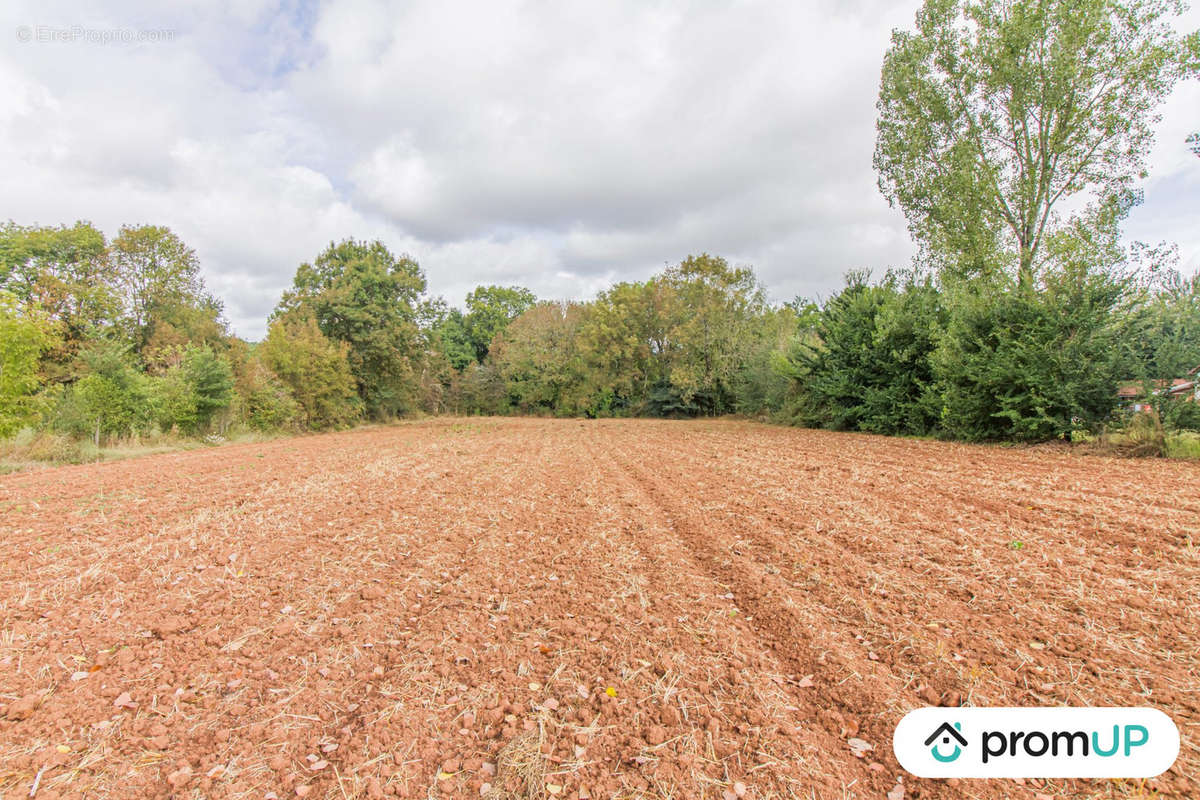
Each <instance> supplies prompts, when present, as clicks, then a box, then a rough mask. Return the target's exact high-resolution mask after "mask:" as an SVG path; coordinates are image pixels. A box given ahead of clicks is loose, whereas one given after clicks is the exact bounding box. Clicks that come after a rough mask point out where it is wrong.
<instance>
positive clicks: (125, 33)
mask: <svg viewBox="0 0 1200 800" xmlns="http://www.w3.org/2000/svg"><path fill="white" fill-rule="evenodd" d="M16 33H17V41H18V42H21V43H29V42H32V43H34V44H75V43H77V42H83V43H85V44H158V43H161V42H171V41H174V40H175V36H176V31H175V30H174V29H172V28H89V27H86V26H84V25H68V26H56V25H18V26H17V31H16Z"/></svg>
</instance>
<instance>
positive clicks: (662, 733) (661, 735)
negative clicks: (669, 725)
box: [645, 725, 667, 745]
mask: <svg viewBox="0 0 1200 800" xmlns="http://www.w3.org/2000/svg"><path fill="white" fill-rule="evenodd" d="M645 739H646V743H647V744H651V745H659V744H662V743H663V742H665V741H666V740H667V729H666V728H664V727H663V726H661V725H651V726H650V727H649V728H646V734H645Z"/></svg>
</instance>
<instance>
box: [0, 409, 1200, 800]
mask: <svg viewBox="0 0 1200 800" xmlns="http://www.w3.org/2000/svg"><path fill="white" fill-rule="evenodd" d="M1197 539H1200V467H1198V466H1197V465H1195V464H1189V463H1171V462H1165V461H1129V460H1109V459H1102V458H1097V457H1092V456H1086V457H1085V456H1076V455H1072V454H1070V453H1060V452H1053V451H1045V450H1030V449H1005V448H990V447H971V446H962V445H954V444H943V443H937V442H924V441H909V440H901V439H885V438H879V437H871V436H859V435H850V434H832V433H822V432H812V431H801V430H792V429H785V428H775V427H768V426H763V425H757V424H753V423H743V422H731V421H715V422H708V421H706V422H667V421H586V422H585V421H578V420H571V421H549V420H530V419H525V420H522V419H514V420H496V419H485V420H461V419H460V420H435V421H431V422H421V423H413V424H404V425H398V426H395V427H388V428H379V429H371V430H361V431H355V432H349V433H340V434H331V435H324V436H311V437H305V438H297V439H288V440H280V441H275V442H271V443H267V444H248V445H238V446H226V447H218V448H212V449H206V450H202V451H191V452H186V453H178V454H170V455H162V456H153V457H148V458H143V459H138V460H132V461H125V462H118V463H110V464H99V465H89V466H80V467H66V468H62V469H55V470H46V471H42V472H37V473H29V474H17V475H10V476H7V477H4V478H3V479H0V796H2V797H4V798H18V797H21V798H24V797H29V796H30V793H31V789H34V788H35V787H36V793H35V794H34V796H35V797H37V798H42V800H45V799H46V798H54V797H60V798H62V797H71V798H76V797H120V798H141V797H168V796H173V797H180V798H201V797H210V798H225V797H230V798H251V797H253V798H270V797H278V798H281V800H282V799H283V798H290V797H297V796H299V797H309V798H341V799H343V800H345V799H346V798H355V797H367V798H374V797H383V796H397V797H412V798H415V797H422V798H432V797H465V798H477V797H479V796H480V795H481V794H483V795H487V796H490V797H492V798H497V799H500V798H518V797H545V798H553V797H561V798H586V797H591V798H597V800H598V799H599V798H608V797H642V796H647V797H649V796H654V797H675V798H689V797H695V798H700V797H709V798H725V800H732V799H733V798H741V797H750V798H768V797H781V798H782V797H795V798H879V799H880V800H883V798H891V799H892V800H895V798H901V797H903V798H956V797H979V798H1008V797H1012V798H1042V797H1146V796H1153V795H1154V793H1155V792H1159V793H1161V795H1162V796H1170V797H1200V780H1198V777H1197V776H1198V775H1200V752H1198V750H1197V743H1198V741H1200V623H1198V622H1197V616H1196V609H1197V608H1200V550H1198V549H1197V545H1198V544H1200V542H1197V541H1196V540H1197ZM929 704H943V705H958V704H966V705H1152V706H1156V707H1158V708H1160V709H1162V710H1164V711H1166V712H1167V713H1168V714H1170V715H1171V716H1172V717H1173V719H1174V720H1175V721H1176V723H1177V724H1178V726H1179V728H1180V730H1181V732H1182V735H1183V749H1182V753H1181V755H1180V758H1179V760H1178V762H1176V764H1175V766H1174V768H1173V769H1172V770H1171V771H1170V772H1168V773H1166V774H1165V775H1164V776H1162V777H1161V778H1159V779H1156V780H1154V781H1151V782H1140V781H1127V782H1115V781H1073V782H1072V781H1056V782H1046V781H1025V782H1023V783H1022V782H1013V781H961V782H946V781H928V780H920V779H917V778H913V777H911V776H909V775H907V774H905V773H904V772H903V770H901V768H900V767H899V765H898V764H897V763H896V761H895V759H894V757H893V756H892V753H891V732H892V728H893V727H894V726H895V724H896V722H897V720H898V719H899V718H900V717H901V716H902V715H903V714H904V713H905V712H906V711H907V710H909V709H912V708H915V707H918V706H922V705H929ZM867 748H870V749H867Z"/></svg>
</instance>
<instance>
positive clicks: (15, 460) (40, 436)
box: [0, 428, 287, 475]
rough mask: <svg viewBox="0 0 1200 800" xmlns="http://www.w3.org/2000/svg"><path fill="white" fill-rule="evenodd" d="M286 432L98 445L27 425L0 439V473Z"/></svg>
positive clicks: (165, 437)
mask: <svg viewBox="0 0 1200 800" xmlns="http://www.w3.org/2000/svg"><path fill="white" fill-rule="evenodd" d="M286 435H287V434H286V433H279V434H267V433H260V432H257V431H238V432H234V433H230V434H227V435H226V436H215V435H209V436H205V437H203V438H189V437H183V436H177V435H174V434H157V435H150V436H134V437H130V438H128V439H122V440H118V441H114V442H109V443H107V444H104V445H102V446H100V447H96V445H95V443H93V442H92V441H91V440H90V439H75V438H73V437H70V436H67V435H65V434H61V433H53V432H50V431H33V430H30V429H28V428H27V429H25V430H22V431H20V432H18V433H17V434H15V435H14V436H12V437H10V438H8V439H4V440H0V475H3V474H7V473H12V472H23V471H25V470H31V469H45V468H48V467H59V466H65V465H68V464H90V463H95V462H97V461H121V460H123V459H126V458H140V457H142V456H150V455H156V454H158V453H176V452H180V451H183V450H195V449H197V448H200V447H214V446H218V445H222V444H243V443H251V442H265V441H269V440H271V439H277V438H279V437H280V436H286Z"/></svg>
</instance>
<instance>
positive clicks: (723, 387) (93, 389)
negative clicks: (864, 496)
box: [0, 0, 1200, 444]
mask: <svg viewBox="0 0 1200 800" xmlns="http://www.w3.org/2000/svg"><path fill="white" fill-rule="evenodd" d="M1178 10H1179V4H1177V3H1174V2H1168V0H1135V1H1134V2H1118V1H1117V0H971V2H965V1H964V0H928V1H927V2H926V4H925V5H924V7H923V8H922V9H921V11H920V12H919V13H918V15H917V20H916V26H915V30H914V31H897V32H896V33H895V34H894V35H893V39H892V44H891V47H890V48H889V50H888V52H887V54H886V56H885V58H884V62H883V69H882V73H881V83H880V92H879V100H878V110H879V117H878V122H877V131H878V135H877V140H876V149H875V155H874V164H875V168H876V171H877V174H878V177H879V185H880V189H881V190H882V191H883V193H884V195H885V196H886V197H887V198H888V200H889V201H890V202H892V203H893V204H895V205H896V206H898V207H899V208H900V209H901V210H902V211H903V212H904V214H905V216H906V218H907V219H908V222H909V228H910V231H911V233H912V235H913V238H914V240H915V241H916V242H918V244H919V245H920V253H919V255H918V257H917V258H916V259H915V261H914V263H913V265H912V266H911V267H910V268H908V269H906V270H892V271H888V272H886V273H885V274H882V275H878V276H875V277H872V275H871V273H869V272H867V271H856V272H852V273H851V274H849V275H848V276H847V279H846V283H845V286H844V287H843V288H841V289H840V290H839V291H837V292H836V293H834V294H833V295H832V296H830V297H828V298H824V299H819V300H810V299H804V298H797V299H796V300H794V301H792V302H790V303H785V304H777V303H772V302H769V301H768V299H767V295H766V292H765V290H764V288H763V287H762V285H761V284H760V283H759V282H758V280H757V278H756V277H755V275H754V273H753V271H752V269H750V268H749V267H745V266H736V265H730V264H729V263H728V262H727V261H726V260H724V259H723V258H720V257H718V256H714V255H709V254H706V253H702V254H698V255H692V256H688V257H686V258H684V259H682V260H681V261H680V262H679V263H677V264H675V265H674V266H671V267H669V268H667V269H665V270H663V271H662V272H660V273H658V274H656V275H653V276H652V277H650V278H648V279H647V280H645V281H636V282H625V283H620V284H617V285H616V286H613V287H611V288H610V289H608V290H606V291H604V292H601V293H600V294H599V296H598V297H596V298H595V299H593V300H590V301H586V302H582V301H581V302H553V301H544V300H539V299H538V298H536V297H535V296H534V294H533V293H532V292H530V291H529V290H528V289H525V288H522V287H517V286H480V287H478V288H476V289H475V290H474V291H472V292H471V293H470V294H469V295H467V297H466V301H465V304H464V306H463V307H462V308H454V307H451V306H450V305H449V304H447V303H446V302H445V301H444V300H443V299H441V298H437V297H432V296H430V295H429V293H428V291H427V284H426V278H425V274H424V272H423V271H422V269H421V268H420V266H419V265H418V263H417V262H416V261H415V260H414V259H412V258H410V257H408V256H403V255H399V256H398V255H396V254H393V253H392V252H390V251H389V250H388V248H387V247H386V246H385V245H384V244H383V243H382V242H379V241H373V242H368V241H357V240H354V239H347V240H344V241H342V242H337V243H331V244H330V245H329V247H327V248H326V249H325V250H324V251H322V252H321V253H319V254H318V255H317V256H316V257H315V258H314V259H313V260H312V261H311V262H309V263H304V264H301V265H300V266H299V267H298V268H297V270H296V273H295V277H294V280H293V283H292V286H291V288H289V289H288V290H287V291H286V292H284V293H283V296H282V297H281V299H280V301H279V303H278V305H277V307H276V308H275V310H274V312H273V313H272V314H271V317H270V320H269V328H268V333H267V336H266V337H265V339H264V340H263V341H262V342H257V343H254V342H247V341H244V340H242V339H240V338H238V337H236V336H234V335H232V333H231V332H230V330H229V326H228V324H227V323H226V321H225V319H224V317H223V308H222V304H221V302H220V300H219V299H217V298H215V297H214V296H213V295H212V294H211V293H210V292H209V291H208V290H207V288H206V287H205V285H204V282H203V280H202V278H201V272H200V265H199V261H198V258H197V256H196V253H195V252H194V251H193V250H192V249H191V248H189V247H188V246H187V245H186V244H185V243H184V242H183V241H182V240H181V239H180V238H179V237H178V236H177V235H176V234H174V233H173V232H172V231H171V230H169V229H168V228H166V227H161V226H152V225H142V226H125V227H122V228H121V229H120V230H119V232H118V233H117V235H116V236H115V237H114V238H113V239H112V240H111V241H109V240H107V239H106V237H105V236H104V234H103V233H102V232H101V231H99V230H98V229H96V228H95V227H94V226H93V225H91V224H89V223H87V222H79V223H76V224H75V225H73V226H65V225H64V226H58V227H38V226H23V225H19V224H17V223H15V222H9V223H7V224H5V225H3V226H0V436H7V435H11V434H13V433H14V432H16V431H18V430H20V429H22V428H35V429H36V428H41V429H50V430H54V431H58V432H62V433H65V434H69V435H72V436H76V437H89V438H91V439H93V440H94V441H95V442H96V443H97V444H98V443H100V442H101V441H102V440H106V439H114V438H123V437H131V436H137V435H143V434H149V433H152V432H155V431H158V432H167V431H174V432H178V433H180V434H184V435H206V434H212V433H216V434H223V433H226V432H228V431H229V430H230V429H233V428H247V429H252V430H262V431H268V430H324V429H329V428H337V427H343V426H347V425H351V424H354V423H356V422H358V421H360V420H387V419H393V418H396V417H398V416H403V415H406V414H412V413H419V412H423V413H433V414H436V413H457V414H479V413H483V414H510V413H522V414H548V415H562V416H592V417H595V416H645V415H649V416H697V415H713V414H726V413H739V414H747V415H754V416H760V417H771V418H774V419H778V420H782V421H787V422H792V423H796V424H803V425H810V426H819V427H827V428H833V429H838V430H859V431H871V432H878V433H888V434H916V435H943V436H949V437H955V438H960V439H966V440H1019V441H1040V440H1049V439H1054V438H1060V437H1066V436H1070V435H1072V434H1074V433H1075V432H1078V431H1095V430H1098V429H1099V428H1101V427H1103V426H1105V425H1108V424H1113V423H1115V422H1119V421H1120V414H1119V413H1118V411H1119V409H1118V398H1117V395H1116V387H1117V385H1118V384H1119V383H1121V382H1136V383H1137V384H1139V385H1140V386H1142V387H1143V392H1142V394H1143V395H1144V396H1145V399H1146V400H1148V401H1149V402H1151V403H1153V404H1156V405H1157V406H1158V407H1159V413H1160V416H1161V418H1162V419H1163V420H1164V422H1165V423H1167V424H1168V425H1174V426H1176V427H1181V428H1189V427H1190V428H1196V427H1200V420H1197V416H1198V409H1200V404H1196V403H1182V402H1175V403H1172V402H1168V399H1167V397H1166V395H1165V394H1164V393H1161V392H1159V391H1157V390H1158V389H1159V388H1160V387H1161V386H1162V383H1161V382H1162V381H1169V380H1171V379H1174V378H1179V377H1182V376H1184V375H1186V374H1187V372H1188V371H1189V370H1190V369H1192V368H1194V367H1196V366H1197V365H1200V278H1197V277H1195V276H1193V277H1191V278H1185V277H1183V276H1181V275H1179V274H1178V272H1176V271H1175V270H1174V269H1173V263H1174V262H1173V259H1172V251H1171V249H1170V248H1164V247H1159V248H1148V247H1144V246H1141V245H1135V246H1133V247H1126V246H1124V245H1123V244H1122V243H1121V238H1120V225H1121V221H1122V220H1123V219H1124V218H1125V217H1126V215H1127V214H1128V213H1129V211H1130V209H1131V208H1133V207H1135V206H1136V205H1137V204H1138V203H1139V202H1140V197H1139V194H1138V192H1137V190H1136V186H1137V182H1138V181H1139V180H1140V179H1142V178H1144V177H1145V175H1146V157H1147V154H1148V152H1149V148H1150V146H1151V144H1152V122H1153V120H1154V115H1155V113H1156V112H1155V109H1156V108H1157V107H1158V105H1159V104H1160V103H1161V101H1162V99H1163V98H1164V97H1165V96H1166V94H1167V93H1168V92H1169V91H1170V90H1171V89H1172V88H1173V87H1174V86H1175V84H1176V83H1178V82H1179V81H1180V80H1184V79H1187V78H1192V77H1195V76H1196V75H1197V74H1200V34H1197V33H1192V34H1188V35H1184V36H1180V35H1178V34H1177V33H1176V32H1175V31H1174V30H1173V28H1172V27H1171V26H1170V24H1169V23H1168V20H1169V17H1170V15H1171V14H1172V13H1174V12H1176V11H1178ZM1185 146H1187V147H1190V148H1192V149H1193V150H1200V145H1198V144H1197V140H1196V138H1195V137H1190V138H1189V140H1188V142H1187V143H1186V145H1185ZM1197 155H1200V152H1197Z"/></svg>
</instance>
